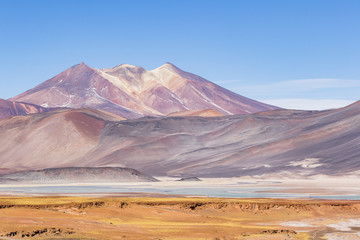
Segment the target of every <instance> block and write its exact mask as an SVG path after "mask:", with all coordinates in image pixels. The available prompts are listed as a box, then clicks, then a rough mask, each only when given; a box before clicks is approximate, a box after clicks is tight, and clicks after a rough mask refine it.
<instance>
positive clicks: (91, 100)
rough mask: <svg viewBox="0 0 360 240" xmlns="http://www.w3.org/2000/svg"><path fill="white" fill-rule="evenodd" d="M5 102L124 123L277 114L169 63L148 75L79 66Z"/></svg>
mask: <svg viewBox="0 0 360 240" xmlns="http://www.w3.org/2000/svg"><path fill="white" fill-rule="evenodd" d="M11 100H12V101H22V102H29V103H33V104H37V105H40V106H43V107H68V108H83V107H91V108H95V109H102V110H105V111H108V112H112V113H115V114H117V115H119V116H122V117H125V118H127V119H134V118H139V117H141V116H147V115H152V116H161V115H168V114H170V113H173V112H179V111H187V110H198V109H213V110H215V111H218V112H220V113H222V114H225V115H232V114H240V113H241V114H242V113H246V114H247V113H254V112H260V111H266V110H271V109H277V108H276V107H274V106H270V105H267V104H264V103H260V102H257V101H255V100H251V99H248V98H245V97H243V96H240V95H238V94H236V93H233V92H231V91H229V90H227V89H224V88H222V87H220V86H218V85H216V84H214V83H212V82H210V81H207V80H205V79H203V78H201V77H199V76H197V75H194V74H191V73H188V72H185V71H182V70H180V69H179V68H177V67H175V66H174V65H172V64H170V63H166V64H164V65H162V66H161V67H159V68H157V69H154V70H152V71H148V70H146V69H144V68H142V67H137V66H132V65H128V64H123V65H120V66H116V67H114V68H111V69H102V70H99V69H95V68H91V67H89V66H87V65H85V64H84V63H81V64H78V65H75V66H73V67H71V68H69V69H68V70H66V71H64V72H62V73H60V74H59V75H57V76H55V77H53V78H51V79H50V80H47V81H45V82H44V83H42V84H40V85H38V86H36V87H34V88H33V89H30V90H28V91H26V92H24V93H22V94H20V95H18V96H16V97H14V98H12V99H11Z"/></svg>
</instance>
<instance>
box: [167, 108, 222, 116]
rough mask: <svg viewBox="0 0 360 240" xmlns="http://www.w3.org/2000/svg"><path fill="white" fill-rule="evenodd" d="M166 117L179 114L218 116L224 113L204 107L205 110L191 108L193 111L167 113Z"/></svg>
mask: <svg viewBox="0 0 360 240" xmlns="http://www.w3.org/2000/svg"><path fill="white" fill-rule="evenodd" d="M167 116H168V117H179V116H183V117H185V116H198V117H220V116H224V114H221V113H219V112H217V111H215V110H212V109H205V110H199V111H196V110H193V111H190V110H189V111H180V112H174V113H170V114H169V115H167Z"/></svg>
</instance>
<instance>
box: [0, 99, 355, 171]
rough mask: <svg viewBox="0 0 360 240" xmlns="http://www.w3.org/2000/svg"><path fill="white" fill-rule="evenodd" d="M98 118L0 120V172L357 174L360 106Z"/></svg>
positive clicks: (71, 114)
mask: <svg viewBox="0 0 360 240" xmlns="http://www.w3.org/2000/svg"><path fill="white" fill-rule="evenodd" d="M101 114H104V113H100V112H98V111H97V110H89V109H83V110H61V111H60V110H58V111H55V112H50V113H42V114H35V115H28V116H21V117H13V118H10V119H3V120H0V135H1V136H2V137H1V138H0V146H1V148H0V167H1V168H7V169H18V170H24V169H43V168H54V167H57V168H59V167H104V166H113V167H114V166H119V167H129V168H134V169H137V170H139V171H141V172H144V173H146V174H150V175H152V176H160V175H171V176H185V177H186V176H197V177H204V176H206V177H233V176H243V175H261V174H291V176H294V175H295V174H298V175H314V174H330V175H337V174H349V173H352V174H356V173H359V171H360V162H359V161H358V159H359V158H360V102H357V103H355V104H352V105H350V106H348V107H345V108H341V109H336V110H327V111H292V110H275V111H270V112H262V113H259V114H250V115H233V116H223V117H216V118H203V117H193V116H192V117H164V118H152V117H147V118H141V119H136V120H125V121H114V120H115V119H113V118H112V117H109V116H108V115H106V114H104V115H103V116H102V115H101Z"/></svg>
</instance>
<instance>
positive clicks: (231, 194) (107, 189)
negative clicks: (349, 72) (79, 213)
mask: <svg viewBox="0 0 360 240" xmlns="http://www.w3.org/2000/svg"><path fill="white" fill-rule="evenodd" d="M276 189H281V188H274V187H271V188H270V187H254V188H249V187H242V186H241V185H239V186H238V187H214V188H210V187H154V186H151V185H142V186H141V187H136V188H135V187H127V186H121V185H101V186H99V185H93V186H89V185H88V186H36V187H23V186H19V187H2V186H1V185H0V192H1V193H12V194H20V195H22V194H23V195H28V194H30V195H31V194H44V195H45V194H52V195H53V194H55V195H72V194H74V195H75V194H106V193H135V192H142V193H163V194H182V195H190V196H206V197H224V198H318V199H343V200H360V195H311V194H298V193H297V194H293V193H269V192H263V191H271V190H276Z"/></svg>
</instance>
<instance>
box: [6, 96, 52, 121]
mask: <svg viewBox="0 0 360 240" xmlns="http://www.w3.org/2000/svg"><path fill="white" fill-rule="evenodd" d="M51 110H52V109H49V108H44V107H40V106H37V105H35V104H30V103H23V102H13V101H7V100H4V99H0V118H5V117H12V116H21V115H27V114H31V113H41V112H48V111H51Z"/></svg>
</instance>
